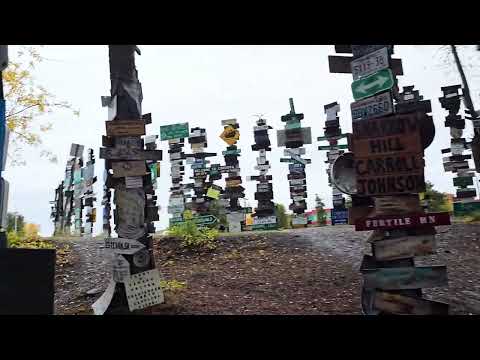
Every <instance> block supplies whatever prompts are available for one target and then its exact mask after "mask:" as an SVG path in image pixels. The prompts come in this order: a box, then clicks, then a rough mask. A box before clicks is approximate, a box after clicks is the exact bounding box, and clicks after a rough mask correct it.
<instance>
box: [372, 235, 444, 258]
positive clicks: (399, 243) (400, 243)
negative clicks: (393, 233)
mask: <svg viewBox="0 0 480 360" xmlns="http://www.w3.org/2000/svg"><path fill="white" fill-rule="evenodd" d="M372 248H373V252H374V254H375V258H376V259H377V260H379V261H387V260H396V259H404V258H411V257H414V256H424V255H431V254H434V253H435V235H416V236H402V237H398V238H393V239H385V240H378V241H374V242H373V243H372Z"/></svg>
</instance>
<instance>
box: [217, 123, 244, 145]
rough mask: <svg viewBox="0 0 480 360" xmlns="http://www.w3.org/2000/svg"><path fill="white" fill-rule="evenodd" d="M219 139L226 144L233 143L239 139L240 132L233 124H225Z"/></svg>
mask: <svg viewBox="0 0 480 360" xmlns="http://www.w3.org/2000/svg"><path fill="white" fill-rule="evenodd" d="M220 139H222V140H223V141H225V142H226V143H227V144H228V145H234V144H235V143H236V142H237V141H238V139H240V132H239V131H238V130H237V129H235V128H234V127H233V126H230V125H227V126H225V128H224V129H223V132H222V133H221V134H220Z"/></svg>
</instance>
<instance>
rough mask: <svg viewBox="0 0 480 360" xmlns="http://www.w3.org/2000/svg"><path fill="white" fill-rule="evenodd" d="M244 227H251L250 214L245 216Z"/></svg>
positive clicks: (251, 219) (251, 218)
mask: <svg viewBox="0 0 480 360" xmlns="http://www.w3.org/2000/svg"><path fill="white" fill-rule="evenodd" d="M245 225H247V226H252V225H253V217H252V214H245Z"/></svg>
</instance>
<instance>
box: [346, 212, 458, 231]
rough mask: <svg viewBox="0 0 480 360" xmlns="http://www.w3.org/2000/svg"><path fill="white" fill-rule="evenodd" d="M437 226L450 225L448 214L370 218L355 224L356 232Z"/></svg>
mask: <svg viewBox="0 0 480 360" xmlns="http://www.w3.org/2000/svg"><path fill="white" fill-rule="evenodd" d="M427 225H428V226H439V225H450V214H449V213H448V212H443V213H427V214H412V215H397V216H395V215H383V216H377V217H371V218H364V219H360V220H357V222H356V223H355V230H356V231H368V230H388V229H402V228H414V227H419V226H427Z"/></svg>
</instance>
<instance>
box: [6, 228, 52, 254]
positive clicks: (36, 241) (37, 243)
mask: <svg viewBox="0 0 480 360" xmlns="http://www.w3.org/2000/svg"><path fill="white" fill-rule="evenodd" d="M7 239H8V244H9V247H11V248H22V249H53V248H54V246H53V244H52V243H51V242H49V241H45V240H42V238H41V237H40V235H39V234H38V225H35V224H27V225H26V226H25V231H24V232H15V231H9V232H7Z"/></svg>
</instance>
